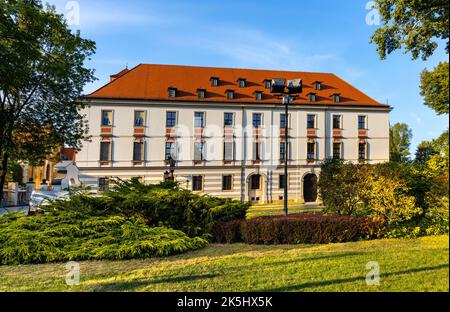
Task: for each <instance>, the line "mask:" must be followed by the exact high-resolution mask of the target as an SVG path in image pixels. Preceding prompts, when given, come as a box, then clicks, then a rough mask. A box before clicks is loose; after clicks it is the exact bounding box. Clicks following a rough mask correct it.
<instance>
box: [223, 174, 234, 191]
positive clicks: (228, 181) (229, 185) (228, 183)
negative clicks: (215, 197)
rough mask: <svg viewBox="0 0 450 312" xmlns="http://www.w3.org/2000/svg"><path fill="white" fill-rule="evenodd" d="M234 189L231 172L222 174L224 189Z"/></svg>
mask: <svg viewBox="0 0 450 312" xmlns="http://www.w3.org/2000/svg"><path fill="white" fill-rule="evenodd" d="M232 189H233V176H232V175H231V174H227V175H223V176H222V191H231V190H232Z"/></svg>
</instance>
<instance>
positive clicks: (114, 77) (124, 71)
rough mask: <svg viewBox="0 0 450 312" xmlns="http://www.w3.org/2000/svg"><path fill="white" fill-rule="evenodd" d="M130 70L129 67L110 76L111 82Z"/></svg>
mask: <svg viewBox="0 0 450 312" xmlns="http://www.w3.org/2000/svg"><path fill="white" fill-rule="evenodd" d="M128 72H129V70H128V68H125V69H122V70H121V71H120V72H118V73H117V74H114V75H111V76H109V78H110V82H111V81H114V80H116V79H117V78H119V77H122V76H123V75H125V74H126V73H128Z"/></svg>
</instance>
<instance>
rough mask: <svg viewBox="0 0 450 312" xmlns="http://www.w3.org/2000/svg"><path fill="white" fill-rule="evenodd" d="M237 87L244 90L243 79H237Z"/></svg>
mask: <svg viewBox="0 0 450 312" xmlns="http://www.w3.org/2000/svg"><path fill="white" fill-rule="evenodd" d="M238 86H239V88H245V79H243V78H240V79H238Z"/></svg>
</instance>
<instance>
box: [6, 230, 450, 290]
mask: <svg viewBox="0 0 450 312" xmlns="http://www.w3.org/2000/svg"><path fill="white" fill-rule="evenodd" d="M448 239H449V238H448V236H429V237H422V238H419V239H411V240H410V239H385V240H374V241H361V242H352V243H342V244H328V245H277V246H261V245H245V244H234V245H209V246H208V247H206V248H203V249H200V250H196V251H192V252H188V253H185V254H182V255H177V256H171V257H167V258H159V259H158V258H151V259H145V260H122V261H85V262H80V267H81V278H80V279H81V282H80V285H78V286H67V285H66V284H65V275H66V273H67V271H66V270H65V267H64V266H65V264H64V263H57V264H41V265H19V266H0V291H448V290H449V267H448V265H449V253H448V246H449V242H448ZM369 261H377V262H378V263H379V265H380V270H381V279H380V285H379V286H367V284H366V282H365V276H366V274H367V273H368V272H369V269H366V264H367V262H369Z"/></svg>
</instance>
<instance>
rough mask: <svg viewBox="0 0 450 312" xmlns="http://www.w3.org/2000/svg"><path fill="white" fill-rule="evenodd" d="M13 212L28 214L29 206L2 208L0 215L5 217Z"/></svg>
mask: <svg viewBox="0 0 450 312" xmlns="http://www.w3.org/2000/svg"><path fill="white" fill-rule="evenodd" d="M11 212H24V213H27V212H28V206H18V207H1V208H0V215H4V214H7V213H11Z"/></svg>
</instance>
